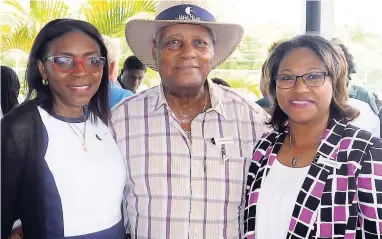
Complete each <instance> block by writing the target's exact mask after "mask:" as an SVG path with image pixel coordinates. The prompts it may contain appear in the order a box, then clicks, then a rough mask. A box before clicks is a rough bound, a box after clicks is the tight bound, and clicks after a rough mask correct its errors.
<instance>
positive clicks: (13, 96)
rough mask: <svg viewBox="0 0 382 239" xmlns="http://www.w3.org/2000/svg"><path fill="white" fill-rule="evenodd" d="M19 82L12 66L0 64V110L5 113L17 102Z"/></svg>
mask: <svg viewBox="0 0 382 239" xmlns="http://www.w3.org/2000/svg"><path fill="white" fill-rule="evenodd" d="M19 92H20V82H19V77H18V76H17V74H16V72H15V71H14V70H12V68H10V67H7V66H1V111H2V112H3V115H6V114H7V113H8V112H9V111H11V110H12V109H13V108H14V107H15V106H17V105H18V104H19V101H18V99H17V97H19Z"/></svg>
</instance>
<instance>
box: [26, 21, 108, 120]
mask: <svg viewBox="0 0 382 239" xmlns="http://www.w3.org/2000/svg"><path fill="white" fill-rule="evenodd" d="M70 32H81V33H84V34H86V35H88V36H89V37H90V38H92V39H93V40H94V41H96V42H97V44H98V46H99V48H100V52H101V56H103V57H105V58H106V59H107V49H106V46H105V44H104V42H103V40H102V36H101V34H100V33H99V31H98V30H97V28H95V27H94V26H93V25H92V24H90V23H88V22H85V21H81V20H74V19H56V20H53V21H51V22H49V23H48V24H46V25H45V26H44V27H43V28H42V29H41V31H40V32H39V33H38V35H37V37H36V39H35V41H34V43H33V46H32V50H31V53H30V55H29V60H28V66H27V71H26V81H27V83H28V95H27V100H32V98H33V97H34V96H35V97H34V98H33V100H34V101H35V102H36V103H37V104H39V105H41V106H42V107H43V108H45V109H46V110H48V112H52V110H53V97H52V92H51V90H50V88H49V86H48V85H44V84H43V82H42V77H41V74H40V71H39V69H38V65H37V61H39V60H40V61H41V60H42V59H43V58H44V57H45V56H46V54H47V52H48V51H49V49H50V44H51V43H52V41H54V40H55V39H57V38H58V37H61V36H63V35H65V34H67V33H70ZM73 44H75V43H73ZM88 110H89V111H90V112H91V113H92V114H91V117H92V119H93V120H95V119H96V118H95V117H94V116H98V117H99V118H100V119H101V120H102V121H103V122H104V123H105V124H107V123H108V120H109V115H110V109H109V69H108V62H106V64H105V66H104V68H103V74H102V79H101V84H100V86H99V89H98V91H97V92H96V93H95V95H94V96H93V97H92V98H91V99H90V102H89V105H88Z"/></svg>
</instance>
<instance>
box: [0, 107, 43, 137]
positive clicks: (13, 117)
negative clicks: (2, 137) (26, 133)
mask: <svg viewBox="0 0 382 239" xmlns="http://www.w3.org/2000/svg"><path fill="white" fill-rule="evenodd" d="M39 119H40V118H39V112H38V109H37V105H36V104H35V103H34V102H33V101H27V102H25V103H23V104H21V105H18V106H17V107H15V108H14V109H12V110H11V111H10V112H9V113H8V114H7V115H5V116H4V117H3V118H2V119H1V130H2V134H3V132H4V133H6V132H9V131H15V130H17V131H20V132H21V131H23V130H26V129H27V128H33V127H34V126H35V123H36V122H40V121H41V119H40V120H39Z"/></svg>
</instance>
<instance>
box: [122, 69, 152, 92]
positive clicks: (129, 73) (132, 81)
mask: <svg viewBox="0 0 382 239" xmlns="http://www.w3.org/2000/svg"><path fill="white" fill-rule="evenodd" d="M145 74H146V72H145V71H144V70H138V69H135V70H129V69H125V70H124V71H123V73H122V76H121V82H122V86H123V87H124V88H125V89H126V90H131V91H132V92H134V93H136V92H137V89H138V88H139V86H140V85H141V83H142V80H143V78H144V77H145Z"/></svg>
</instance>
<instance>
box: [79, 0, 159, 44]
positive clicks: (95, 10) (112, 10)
mask: <svg viewBox="0 0 382 239" xmlns="http://www.w3.org/2000/svg"><path fill="white" fill-rule="evenodd" d="M156 3H157V1H156V0H129V1H126V0H105V1H99V0H88V2H87V3H85V4H83V6H82V7H81V13H82V14H83V15H84V18H85V20H86V21H88V22H90V23H92V24H93V25H94V26H95V27H97V29H98V30H99V31H100V32H101V34H103V35H107V36H110V37H118V38H119V37H124V33H125V25H126V22H127V21H128V20H129V19H131V18H134V17H137V16H139V15H141V16H143V17H144V18H152V17H153V16H154V13H155V5H156Z"/></svg>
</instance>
